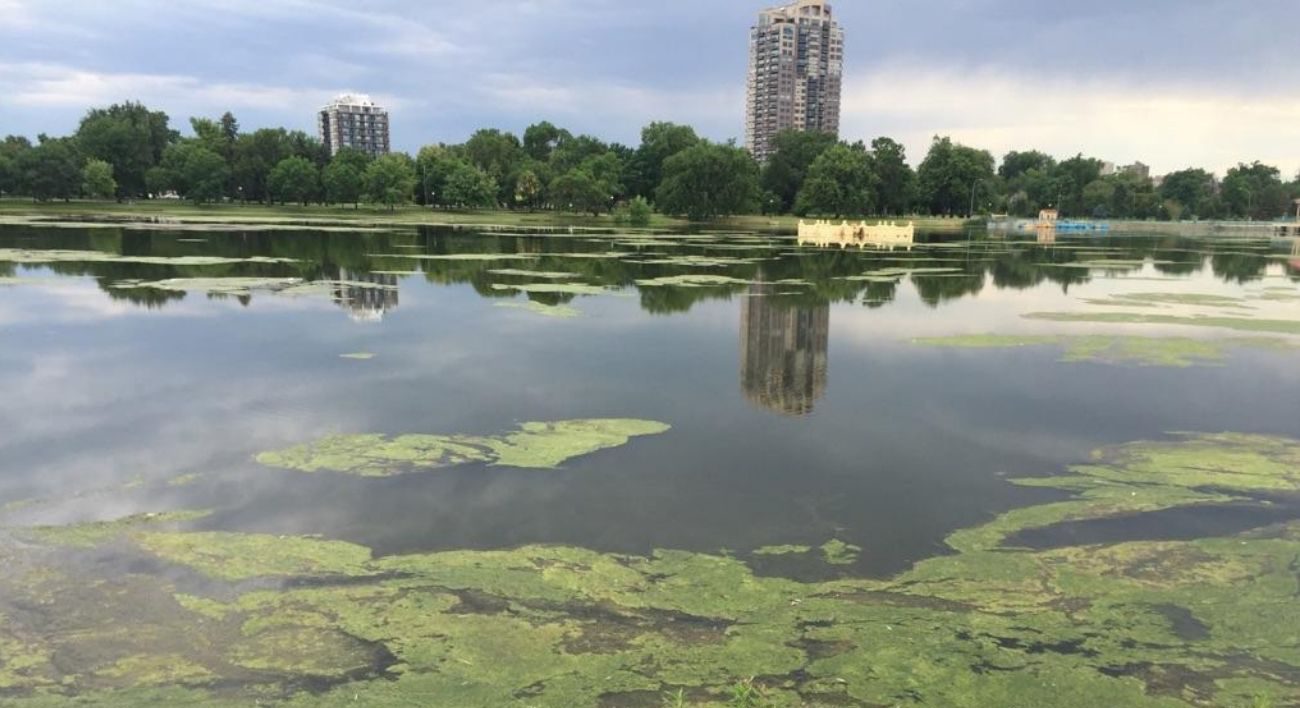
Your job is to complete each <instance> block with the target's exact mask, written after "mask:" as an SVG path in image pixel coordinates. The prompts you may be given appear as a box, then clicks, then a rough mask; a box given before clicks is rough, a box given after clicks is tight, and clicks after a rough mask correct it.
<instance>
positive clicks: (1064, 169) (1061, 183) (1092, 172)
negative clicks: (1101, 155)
mask: <svg viewBox="0 0 1300 708" xmlns="http://www.w3.org/2000/svg"><path fill="white" fill-rule="evenodd" d="M1101 167H1102V162H1101V160H1096V159H1093V158H1089V157H1084V156H1083V155H1082V154H1080V155H1075V156H1074V157H1072V158H1070V159H1068V160H1063V161H1062V162H1061V163H1060V164H1058V165H1057V166H1056V170H1055V171H1054V177H1055V186H1056V189H1057V193H1058V203H1057V208H1058V209H1060V210H1061V213H1062V214H1065V215H1068V216H1089V215H1091V210H1089V209H1088V208H1087V206H1086V204H1085V200H1084V195H1083V190H1084V189H1086V188H1087V186H1088V185H1090V184H1092V183H1093V182H1096V181H1097V180H1099V179H1101Z"/></svg>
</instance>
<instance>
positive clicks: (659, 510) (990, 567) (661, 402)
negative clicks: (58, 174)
mask: <svg viewBox="0 0 1300 708" xmlns="http://www.w3.org/2000/svg"><path fill="white" fill-rule="evenodd" d="M1298 313H1300V251H1297V250H1296V246H1295V244H1294V243H1293V242H1292V241H1287V240H1281V239H1270V238H1267V237H1244V236H1230V235H1223V236H1215V237H1206V238H1188V237H1181V236H1176V235H1160V234H1124V233H1115V234H1104V235H1065V234H1062V235H1056V234H1051V233H1040V234H1037V235H1036V234H1032V233H1031V234H1027V235H1007V236H1002V237H997V236H989V235H986V234H981V233H967V234H919V235H918V236H917V238H916V239H915V242H914V243H911V244H901V245H896V246H892V247H884V246H881V247H875V246H868V247H866V248H861V249H860V248H858V247H850V248H838V247H829V248H824V247H815V246H809V245H800V244H799V243H798V242H797V241H796V240H795V239H794V237H793V236H790V235H780V234H769V233H718V232H707V231H706V232H697V233H650V232H632V231H628V232H616V231H599V230H581V229H555V230H553V231H548V232H530V233H521V232H507V231H505V230H495V231H494V230H469V229H455V228H420V229H388V228H384V227H382V226H380V227H375V228H373V229H357V228H355V227H346V226H329V225H304V224H296V225H295V224H277V225H244V226H239V225H183V224H159V223H148V224H112V223H76V222H54V221H51V222H49V223H42V222H40V221H27V222H22V223H9V224H7V225H0V332H2V333H3V341H4V346H3V347H0V391H3V392H4V393H3V396H4V400H5V405H4V406H3V407H2V408H0V431H3V432H0V459H2V460H3V464H2V465H0V509H3V511H0V526H3V527H4V530H3V531H0V558H3V559H4V560H5V562H6V564H7V565H8V567H11V568H14V569H22V570H21V572H19V571H18V570H15V572H13V573H9V574H8V575H9V576H10V577H9V578H7V579H6V580H0V705H8V704H9V703H8V702H7V701H10V700H12V701H14V702H15V705H23V704H26V703H27V702H31V701H42V700H44V701H53V702H56V703H57V702H59V701H70V700H72V699H74V698H76V697H81V698H84V699H86V700H91V701H102V702H103V703H105V704H114V702H116V703H119V704H123V705H141V704H159V705H178V704H186V703H194V704H218V703H221V702H222V701H229V702H231V704H240V705H245V704H247V701H248V700H251V698H253V697H256V698H259V699H262V700H264V701H266V702H271V703H276V702H284V703H290V704H297V703H301V704H303V705H316V704H332V703H335V702H337V703H344V702H349V700H352V701H354V702H362V703H370V704H373V705H396V704H401V702H402V701H415V703H412V704H422V705H502V704H511V703H517V704H519V705H587V704H590V705H597V704H598V705H609V706H624V705H626V706H636V705H646V706H659V705H665V704H670V703H665V701H670V702H671V701H679V703H671V704H674V705H677V704H680V705H695V704H700V705H703V704H707V703H708V702H709V701H717V702H718V704H719V705H723V704H727V701H731V702H732V703H731V704H732V705H769V704H770V705H800V704H801V702H802V704H804V705H959V704H960V705H1243V706H1252V705H1278V706H1282V705H1300V668H1297V667H1300V636H1297V633H1298V632H1300V629H1297V627H1300V610H1298V609H1296V603H1295V601H1294V597H1295V595H1294V593H1295V592H1296V587H1297V585H1296V582H1297V580H1296V578H1297V575H1296V572H1295V566H1294V564H1290V565H1288V561H1292V560H1294V559H1295V558H1300V495H1298V494H1297V491H1298V490H1300V442H1296V440H1297V439H1300V416H1298V415H1297V411H1300V407H1298V406H1297V400H1300V365H1298V362H1300V316H1298ZM1225 434H1229V435H1225ZM1107 559H1109V560H1107ZM1216 593H1219V594H1216ZM1049 595H1050V597H1049ZM1220 596H1221V597H1222V598H1223V599H1222V601H1221V602H1217V603H1216V600H1215V598H1218V597H1220ZM117 603H120V604H117ZM128 607H129V608H130V609H127V608H128ZM363 615H364V616H363ZM1243 615H1246V616H1243ZM432 618H437V619H436V621H435V620H434V619H432ZM1251 618H1263V619H1260V620H1252V619H1251ZM1292 620H1295V621H1294V623H1293V622H1292ZM426 624H427V625H428V626H425V625H426ZM433 625H437V626H436V627H435V626H433ZM395 626H401V627H402V628H403V629H401V630H400V631H399V630H396V629H392V627H395ZM130 627H140V628H142V629H139V630H138V631H132V630H129V629H128V628H130ZM379 627H384V628H385V629H378V628H379ZM886 627H888V628H889V629H885V628H886ZM895 628H896V629H895ZM908 632H910V633H911V634H908V635H907V638H906V639H904V638H903V637H902V635H904V634H906V633H908ZM882 633H883V635H884V636H882ZM891 634H893V635H895V636H896V638H897V641H896V642H894V641H892V640H890V639H889V638H887V637H888V636H889V635H891ZM178 638H183V640H181V639H178ZM884 647H892V648H891V649H889V650H888V651H886V650H885V649H884ZM19 657H21V659H20V658H19ZM745 691H750V692H751V693H752V695H753V696H754V701H755V702H753V703H737V702H736V701H739V700H742V699H743V696H742V698H736V695H737V694H739V693H743V692H745ZM1065 695H1069V696H1071V697H1070V698H1068V699H1066V698H1063V696H1065ZM957 697H963V698H961V700H964V701H969V702H967V703H962V702H960V701H959V700H958V698H957ZM746 700H747V699H746ZM241 701H243V703H241ZM759 701H766V702H759ZM1043 701H1046V702H1043ZM1260 701H1265V702H1264V703H1260ZM33 704H36V703H33ZM47 704H48V703H40V705H47ZM349 704H350V705H351V704H353V703H352V702H349Z"/></svg>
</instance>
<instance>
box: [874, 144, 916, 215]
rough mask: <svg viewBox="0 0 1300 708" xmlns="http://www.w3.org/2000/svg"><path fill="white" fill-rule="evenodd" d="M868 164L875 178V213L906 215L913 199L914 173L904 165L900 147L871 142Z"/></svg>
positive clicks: (904, 151)
mask: <svg viewBox="0 0 1300 708" xmlns="http://www.w3.org/2000/svg"><path fill="white" fill-rule="evenodd" d="M871 164H872V167H873V169H874V170H875V174H876V182H875V185H876V189H875V195H874V201H873V203H874V206H875V208H876V210H877V211H879V212H880V213H882V214H891V215H901V214H905V213H907V212H908V211H910V210H911V208H912V202H913V200H915V199H916V173H915V172H913V171H912V168H911V167H909V166H908V164H907V151H906V150H905V149H904V148H903V146H902V145H901V144H900V143H898V142H896V141H894V140H891V139H889V138H883V137H882V138H876V139H875V140H872V141H871Z"/></svg>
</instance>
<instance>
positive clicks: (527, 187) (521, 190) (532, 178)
mask: <svg viewBox="0 0 1300 708" xmlns="http://www.w3.org/2000/svg"><path fill="white" fill-rule="evenodd" d="M541 198H542V180H541V178H539V177H538V176H537V173H536V172H534V171H533V170H531V169H525V170H524V171H522V172H520V173H519V179H517V180H515V204H519V205H521V206H526V207H528V209H529V210H532V209H534V208H535V207H536V206H537V203H538V202H539V201H540V200H541Z"/></svg>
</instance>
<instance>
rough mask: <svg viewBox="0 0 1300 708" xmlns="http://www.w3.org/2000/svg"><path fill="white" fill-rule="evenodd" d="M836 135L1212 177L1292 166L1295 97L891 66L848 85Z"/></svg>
mask: <svg viewBox="0 0 1300 708" xmlns="http://www.w3.org/2000/svg"><path fill="white" fill-rule="evenodd" d="M843 111H844V113H843V130H842V134H843V135H844V136H845V137H847V138H850V139H858V138H862V139H867V140H869V139H870V138H871V137H874V136H877V135H889V136H891V137H894V138H896V139H898V140H900V141H902V142H904V143H905V144H906V145H907V147H908V152H909V155H910V156H911V158H912V160H913V162H919V161H920V159H921V158H922V157H924V155H925V150H926V149H928V146H929V142H930V139H931V138H932V137H933V136H934V135H936V134H937V135H950V136H952V137H953V139H954V140H958V141H960V142H963V143H966V144H968V145H971V146H973V147H979V148H983V149H987V150H990V151H992V152H993V153H994V155H995V156H998V157H1001V156H1002V155H1003V154H1005V153H1006V152H1007V151H1009V150H1013V149H1026V148H1039V149H1043V150H1046V151H1047V152H1050V153H1053V154H1055V155H1058V156H1070V155H1074V154H1076V153H1079V152H1083V153H1084V154H1086V155H1090V156H1095V157H1098V158H1100V159H1104V160H1110V161H1114V162H1116V163H1120V164H1126V163H1130V162H1133V161H1135V160H1141V161H1142V162H1145V163H1147V164H1149V165H1151V166H1152V167H1153V168H1154V170H1155V171H1156V172H1157V173H1164V172H1170V171H1174V170H1178V169H1183V168H1185V167H1189V166H1199V167H1205V168H1207V169H1211V170H1215V171H1217V172H1218V173H1219V174H1220V175H1222V174H1223V172H1224V171H1225V170H1226V169H1227V168H1229V167H1231V166H1233V165H1235V164H1236V163H1238V162H1241V161H1245V162H1250V161H1252V160H1256V159H1258V160H1262V161H1264V162H1266V163H1269V164H1274V165H1277V166H1279V167H1281V168H1282V169H1283V172H1284V173H1285V174H1288V175H1290V174H1295V172H1296V170H1297V169H1300V149H1297V146H1300V98H1296V97H1293V96H1287V95H1276V96H1269V95H1246V94H1234V93H1231V92H1229V91H1226V90H1223V89H1215V88H1197V87H1191V86H1182V85H1170V86H1168V87H1164V88H1159V87H1157V88H1152V87H1149V86H1135V85H1125V84H1123V83H1119V82H1116V81H1111V80H1080V79H1074V80H1069V79H1059V80H1056V79H1046V78H1041V77H1034V78H1028V77H1018V76H1014V75H1011V74H1007V73H1002V72H998V71H992V70H977V71H964V72H963V71H946V70H938V69H929V68H918V67H901V66H893V67H887V68H883V69H880V70H877V71H874V72H872V73H870V74H868V75H865V76H863V77H862V78H860V79H857V80H852V79H850V81H849V82H848V84H847V85H846V86H845V90H844V108H843Z"/></svg>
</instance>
